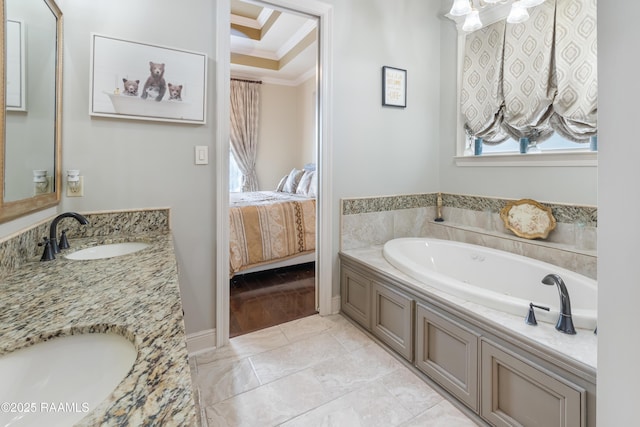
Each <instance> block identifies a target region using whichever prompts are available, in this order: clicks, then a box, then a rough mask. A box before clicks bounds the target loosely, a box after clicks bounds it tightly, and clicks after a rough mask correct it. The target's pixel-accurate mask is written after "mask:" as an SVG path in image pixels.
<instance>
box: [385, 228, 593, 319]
mask: <svg viewBox="0 0 640 427" xmlns="http://www.w3.org/2000/svg"><path fill="white" fill-rule="evenodd" d="M383 255H384V257H385V259H386V260H387V261H388V262H389V263H390V264H391V265H392V266H394V267H395V268H397V269H398V270H400V271H402V272H403V273H405V274H407V275H409V276H410V277H412V278H414V279H416V280H418V281H420V282H422V283H424V284H425V285H428V286H431V287H433V288H436V289H438V290H441V291H443V292H445V293H447V294H450V295H454V296H457V297H459V298H462V299H464V300H466V301H471V302H474V303H478V304H481V305H484V306H487V307H490V308H493V309H496V310H500V311H504V312H506V313H511V314H514V315H517V316H522V318H523V321H524V318H525V316H526V315H527V312H528V310H529V303H530V302H533V303H534V304H538V305H542V306H546V307H549V308H550V309H551V311H550V312H546V311H544V310H539V309H536V310H535V314H536V318H537V320H538V321H543V322H548V323H553V324H555V323H556V321H557V320H558V314H559V307H560V297H559V295H558V289H557V287H556V286H547V285H544V284H542V282H541V281H542V278H543V277H544V276H546V275H547V274H549V273H556V274H559V275H560V277H562V279H563V281H564V283H565V285H566V286H567V290H568V292H569V297H570V299H571V312H572V316H573V323H574V325H575V327H576V328H585V329H591V330H593V329H595V327H596V321H597V314H598V312H597V296H598V288H597V283H596V281H595V280H593V279H590V278H588V277H586V276H583V275H581V274H578V273H575V272H573V271H570V270H567V269H564V268H561V267H557V266H555V265H552V264H549V263H546V262H543V261H537V260H534V259H532V258H527V257H524V256H520V255H515V254H512V253H510V252H505V251H500V250H496V249H490V248H485V247H483V246H477V245H472V244H468V243H460V242H453V241H449V240H439V239H430V238H401V239H393V240H390V241H388V242H387V243H385V245H384V248H383Z"/></svg>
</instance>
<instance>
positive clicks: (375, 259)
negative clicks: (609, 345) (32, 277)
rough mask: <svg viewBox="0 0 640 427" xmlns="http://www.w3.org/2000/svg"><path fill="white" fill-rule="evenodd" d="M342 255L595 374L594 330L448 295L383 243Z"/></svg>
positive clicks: (350, 250)
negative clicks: (390, 257) (530, 321)
mask: <svg viewBox="0 0 640 427" xmlns="http://www.w3.org/2000/svg"><path fill="white" fill-rule="evenodd" d="M341 255H342V256H347V257H348V258H351V259H353V260H355V261H358V262H361V263H364V264H366V265H368V266H369V267H371V268H373V269H374V270H376V271H379V272H381V273H384V274H386V275H388V276H391V277H393V278H395V279H397V280H400V281H401V282H403V283H404V284H406V285H407V286H408V287H410V288H411V289H413V290H415V291H416V292H417V293H418V294H422V295H425V296H426V297H435V298H437V299H438V300H439V301H443V302H445V303H447V304H449V305H455V306H457V307H460V308H462V309H463V310H464V311H465V312H466V313H468V314H470V315H471V316H472V317H475V318H476V319H480V320H482V321H484V322H488V323H490V324H492V325H493V326H494V327H496V328H498V329H502V330H508V331H509V333H510V334H511V336H513V337H515V338H518V339H521V340H522V341H527V342H529V343H534V344H536V345H537V346H538V347H542V348H545V349H547V350H548V351H549V352H551V353H553V354H554V355H556V356H557V357H558V358H560V359H563V360H565V361H568V362H569V363H571V364H574V365H579V366H581V367H582V368H585V369H586V370H588V371H590V372H591V373H592V375H593V376H595V373H596V369H597V346H598V338H597V335H595V334H594V333H593V331H591V330H586V329H577V334H576V335H567V334H563V333H561V332H558V331H557V330H556V329H555V328H554V325H553V324H551V323H545V322H538V326H536V327H533V326H530V325H527V324H526V323H525V322H524V316H525V315H526V313H523V314H522V316H515V315H512V314H509V313H505V312H502V311H499V310H494V309H491V308H488V307H485V306H483V305H480V304H476V303H473V302H470V301H466V300H464V299H462V298H459V297H456V296H452V295H450V294H447V293H445V292H443V291H440V290H438V289H436V288H434V287H431V286H428V285H426V284H424V283H421V282H419V281H417V280H415V279H413V278H412V277H410V276H408V275H406V274H404V273H403V272H401V271H400V270H398V269H396V268H395V267H393V266H392V265H391V264H389V262H387V260H386V259H385V258H384V256H383V253H382V245H375V246H371V247H368V248H361V249H349V250H343V251H342V252H341Z"/></svg>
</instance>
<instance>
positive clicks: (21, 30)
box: [0, 0, 62, 222]
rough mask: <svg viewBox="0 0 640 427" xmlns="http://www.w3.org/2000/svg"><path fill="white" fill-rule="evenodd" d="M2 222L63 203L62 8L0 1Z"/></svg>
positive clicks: (42, 1) (37, 1)
mask: <svg viewBox="0 0 640 427" xmlns="http://www.w3.org/2000/svg"><path fill="white" fill-rule="evenodd" d="M0 13H1V14H2V17H1V18H2V20H1V21H2V23H3V28H2V31H0V39H1V41H2V48H3V51H2V66H1V67H0V74H1V76H0V81H2V82H3V84H2V90H0V100H1V101H2V103H3V104H4V107H5V108H3V109H1V112H0V126H1V127H0V172H1V173H0V184H1V185H0V196H1V197H0V222H5V221H8V220H11V219H14V218H17V217H19V216H22V215H25V214H27V213H30V212H34V211H37V210H40V209H44V208H47V207H51V206H55V205H56V204H58V203H59V202H60V194H61V188H62V182H61V172H60V162H61V157H60V155H61V134H62V133H61V123H62V121H61V113H62V108H61V107H62V102H61V101H62V99H61V98H62V13H61V11H60V9H59V8H58V6H57V5H56V3H55V2H54V1H53V0H0Z"/></svg>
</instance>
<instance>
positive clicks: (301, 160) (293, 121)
mask: <svg viewBox="0 0 640 427" xmlns="http://www.w3.org/2000/svg"><path fill="white" fill-rule="evenodd" d="M314 91H315V77H314V78H312V79H309V80H307V81H306V82H304V83H301V84H299V85H296V86H286V85H279V84H270V83H263V84H262V86H261V87H260V123H259V126H260V133H259V135H260V136H259V141H258V155H257V159H256V170H257V173H258V184H259V186H260V190H273V189H275V188H276V186H277V185H278V182H279V181H280V179H281V178H282V177H283V176H284V175H286V174H287V173H289V172H290V171H291V169H292V168H294V167H295V168H298V169H300V168H302V166H304V164H305V163H309V162H312V161H315V157H316V156H315V139H314V135H313V129H310V127H311V125H312V123H315V122H314V115H315V109H313V92H314Z"/></svg>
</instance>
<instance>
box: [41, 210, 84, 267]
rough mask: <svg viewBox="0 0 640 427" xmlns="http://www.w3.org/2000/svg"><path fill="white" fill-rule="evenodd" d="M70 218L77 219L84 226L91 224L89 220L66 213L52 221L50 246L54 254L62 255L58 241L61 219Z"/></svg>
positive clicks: (78, 215) (75, 214) (76, 214)
mask: <svg viewBox="0 0 640 427" xmlns="http://www.w3.org/2000/svg"><path fill="white" fill-rule="evenodd" d="M69 217H71V218H75V219H76V220H77V221H78V222H79V223H80V224H82V225H87V224H89V221H88V220H87V218H85V217H84V216H82V215H80V214H79V213H75V212H65V213H62V214H60V215H58V216H57V217H55V218H54V219H53V221H51V226H50V227H49V244H50V245H51V251H52V252H53V253H54V254H57V253H60V247H59V246H58V240H57V237H56V236H57V233H58V223H59V222H60V220H61V219H63V218H69ZM65 238H66V236H65ZM54 257H55V255H54Z"/></svg>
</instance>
